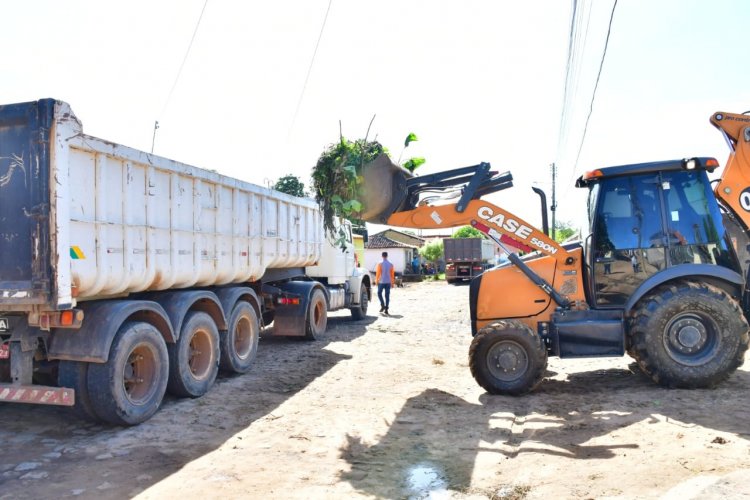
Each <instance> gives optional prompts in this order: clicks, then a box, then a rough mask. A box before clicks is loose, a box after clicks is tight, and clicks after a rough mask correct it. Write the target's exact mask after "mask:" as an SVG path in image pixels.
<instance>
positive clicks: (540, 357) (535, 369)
mask: <svg viewBox="0 0 750 500" xmlns="http://www.w3.org/2000/svg"><path fill="white" fill-rule="evenodd" d="M469 367H470V369H471V374H472V375H473V376H474V379H475V380H476V381H477V383H478V384H479V385H480V386H482V387H483V388H484V389H485V390H486V391H487V392H489V393H490V394H503V395H510V396H520V395H522V394H526V393H528V392H530V391H532V390H534V388H536V386H537V385H539V383H540V382H541V381H542V377H543V375H544V370H545V369H546V367H547V349H546V348H545V347H544V343H543V342H542V339H541V338H540V337H539V335H537V334H536V333H534V331H532V330H531V328H529V327H528V326H526V325H524V324H523V323H521V322H520V321H514V320H503V321H498V322H497V323H493V324H491V325H489V326H486V327H484V328H482V329H481V330H479V333H477V336H476V337H474V340H473V341H472V342H471V347H470V348H469Z"/></svg>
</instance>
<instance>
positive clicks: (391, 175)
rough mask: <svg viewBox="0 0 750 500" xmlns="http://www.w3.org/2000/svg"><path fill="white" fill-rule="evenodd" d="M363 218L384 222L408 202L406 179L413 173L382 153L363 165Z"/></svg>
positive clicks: (379, 222)
mask: <svg viewBox="0 0 750 500" xmlns="http://www.w3.org/2000/svg"><path fill="white" fill-rule="evenodd" d="M362 176H363V177H364V191H363V193H362V198H363V200H362V205H363V207H364V208H363V211H362V216H361V217H362V220H363V221H365V222H371V223H375V224H384V223H385V222H386V221H387V220H388V217H390V216H391V214H392V213H394V212H397V211H398V210H399V209H400V208H401V207H402V206H403V205H404V203H405V202H406V180H407V179H409V178H411V177H412V175H411V173H409V171H408V170H406V169H405V168H403V167H399V166H398V165H395V164H394V163H393V162H392V161H391V159H390V158H389V157H388V155H385V154H382V155H380V156H378V157H377V158H375V159H374V160H373V161H371V162H370V163H368V164H366V165H364V166H363V167H362Z"/></svg>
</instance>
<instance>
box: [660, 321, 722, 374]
mask: <svg viewBox="0 0 750 500" xmlns="http://www.w3.org/2000/svg"><path fill="white" fill-rule="evenodd" d="M719 342H720V336H719V334H718V329H717V327H716V325H715V324H714V322H713V320H711V318H708V317H703V316H702V315H698V314H694V313H687V314H682V315H680V316H677V317H676V318H674V319H673V320H672V321H671V322H670V323H669V324H668V325H667V328H666V335H665V337H664V347H666V349H667V353H668V354H669V356H670V357H671V358H672V359H674V360H675V361H679V362H680V363H683V364H686V365H692V366H694V365H699V364H702V363H703V362H705V361H706V360H707V359H710V358H711V356H713V354H714V353H715V352H716V350H717V348H718V345H719Z"/></svg>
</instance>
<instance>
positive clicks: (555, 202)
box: [550, 163, 557, 240]
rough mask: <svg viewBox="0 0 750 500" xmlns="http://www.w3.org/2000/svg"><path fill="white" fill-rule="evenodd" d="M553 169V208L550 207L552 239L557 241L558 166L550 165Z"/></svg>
mask: <svg viewBox="0 0 750 500" xmlns="http://www.w3.org/2000/svg"><path fill="white" fill-rule="evenodd" d="M550 167H552V207H550V210H551V212H552V239H553V240H554V239H555V229H556V227H557V224H556V223H555V211H556V210H557V198H556V196H555V187H556V180H557V165H555V164H554V163H552V164H551V165H550Z"/></svg>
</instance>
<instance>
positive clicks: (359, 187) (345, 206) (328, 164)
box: [312, 117, 425, 240]
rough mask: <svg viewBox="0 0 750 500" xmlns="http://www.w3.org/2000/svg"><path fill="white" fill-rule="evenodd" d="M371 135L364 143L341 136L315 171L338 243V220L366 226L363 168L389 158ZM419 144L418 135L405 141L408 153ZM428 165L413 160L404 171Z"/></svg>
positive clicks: (317, 196)
mask: <svg viewBox="0 0 750 500" xmlns="http://www.w3.org/2000/svg"><path fill="white" fill-rule="evenodd" d="M373 119H374V117H373ZM370 125H372V122H370ZM367 132H368V133H367V134H365V138H364V139H357V140H354V141H350V140H349V139H346V138H345V137H344V136H343V135H340V138H339V141H338V142H337V143H335V144H331V145H330V146H328V147H327V148H326V150H325V151H323V153H322V154H321V155H320V158H318V162H317V164H316V165H315V167H314V168H313V173H312V185H313V190H314V192H315V201H317V202H318V205H320V209H321V211H322V212H323V226H324V228H325V230H326V232H327V233H328V234H330V235H331V236H332V237H333V238H334V240H338V239H339V238H340V235H339V234H338V231H337V228H336V225H335V224H334V218H335V217H343V218H346V219H349V220H351V221H352V222H354V223H355V224H357V223H359V224H361V223H362V221H361V219H360V216H361V214H362V211H363V208H364V207H363V206H362V201H361V200H362V198H363V196H362V194H363V193H362V191H363V189H364V177H363V176H362V168H363V166H364V165H366V164H367V163H369V162H371V161H373V160H375V158H377V157H378V156H379V155H381V154H383V153H385V154H388V149H386V148H385V147H383V145H382V144H380V143H379V142H378V141H376V140H373V141H368V140H367V136H368V135H369V128H368V130H367ZM416 140H417V136H416V134H414V133H410V134H409V135H408V136H407V137H406V140H405V141H404V149H406V148H407V147H408V146H409V143H411V142H413V141H416ZM402 154H403V151H402ZM399 160H400V158H399ZM424 163H425V159H424V158H410V159H409V160H407V161H406V162H405V163H404V168H406V169H408V170H409V171H410V172H412V173H413V172H414V170H415V169H416V168H417V167H419V166H420V165H422V164H424Z"/></svg>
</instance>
